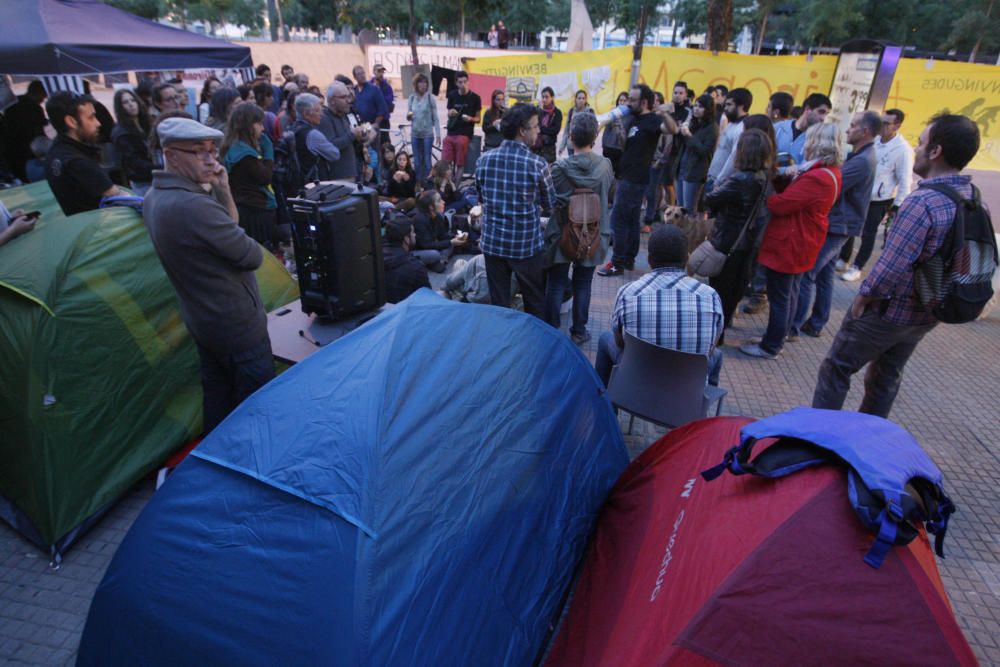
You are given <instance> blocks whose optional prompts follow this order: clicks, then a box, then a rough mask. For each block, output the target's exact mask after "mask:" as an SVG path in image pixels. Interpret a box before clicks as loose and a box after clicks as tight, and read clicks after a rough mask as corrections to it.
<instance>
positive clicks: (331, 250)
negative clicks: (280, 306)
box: [288, 181, 385, 319]
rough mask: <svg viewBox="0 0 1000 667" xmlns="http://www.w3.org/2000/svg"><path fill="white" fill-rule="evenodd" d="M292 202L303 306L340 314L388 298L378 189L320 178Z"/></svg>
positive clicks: (332, 316)
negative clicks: (320, 179) (383, 263)
mask: <svg viewBox="0 0 1000 667" xmlns="http://www.w3.org/2000/svg"><path fill="white" fill-rule="evenodd" d="M288 207H289V209H290V210H291V214H292V233H293V241H294V244H295V267H296V269H297V271H298V275H299V292H300V294H301V296H300V299H301V302H302V310H303V311H304V312H305V313H307V314H312V313H316V315H317V316H319V317H320V318H323V319H339V318H343V317H350V316H351V315H356V314H358V313H363V312H365V311H368V310H374V309H376V308H380V307H381V306H382V305H383V304H385V272H384V271H385V270H384V268H383V266H382V233H381V230H380V228H379V217H378V216H379V210H378V194H377V193H376V192H375V191H374V190H372V189H371V188H365V187H360V186H357V185H355V184H353V183H350V182H348V181H333V182H325V183H317V184H315V185H313V186H312V187H308V188H306V190H305V191H304V192H303V193H302V196H300V197H295V198H291V199H289V200H288Z"/></svg>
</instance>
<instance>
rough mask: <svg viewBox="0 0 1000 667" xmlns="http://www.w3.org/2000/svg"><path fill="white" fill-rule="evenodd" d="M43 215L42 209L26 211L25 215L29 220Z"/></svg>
mask: <svg viewBox="0 0 1000 667" xmlns="http://www.w3.org/2000/svg"><path fill="white" fill-rule="evenodd" d="M41 215H42V212H41V211H31V212H30V213H25V214H24V217H25V218H27V219H28V220H36V219H38V218H39V217H41Z"/></svg>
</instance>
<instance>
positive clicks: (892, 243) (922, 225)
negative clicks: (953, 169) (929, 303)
mask: <svg viewBox="0 0 1000 667" xmlns="http://www.w3.org/2000/svg"><path fill="white" fill-rule="evenodd" d="M971 182H972V178H971V177H969V176H958V175H954V176H939V177H937V178H928V179H926V180H923V181H921V182H920V185H928V184H931V183H940V184H944V185H950V186H951V187H953V188H955V189H956V190H957V191H958V193H959V194H960V195H962V196H963V197H971V196H972V186H971V185H970V183H971ZM954 220H955V203H954V202H953V201H952V200H950V199H948V197H947V196H946V195H944V194H942V193H940V192H936V191H934V190H929V189H926V188H922V189H917V190H914V191H913V192H912V193H910V195H909V196H908V197H907V198H906V199H904V200H903V205H902V206H900V207H899V212H898V213H896V217H895V218H894V219H893V222H892V225H891V226H890V227H889V232H888V235H887V237H886V242H885V250H884V251H882V256H881V257H879V260H878V262H877V263H876V264H875V266H874V268H872V272H871V273H870V274H869V275H868V277H867V278H865V281H864V282H863V283H861V288H860V289H859V290H858V293H859V294H861V295H862V296H871V297H875V298H877V299H887V300H888V302H887V305H886V310H885V312H884V313H883V315H882V317H883V319H885V320H886V321H888V322H892V323H893V324H898V325H899V326H918V325H922V324H933V323H935V322H937V318H935V317H934V315H933V314H932V313H931V312H929V311H927V310H924V307H923V306H922V305H921V304H920V300H919V299H918V298H917V292H916V289H915V288H914V285H913V265H914V264H917V263H920V262H924V261H926V260H927V259H928V258H929V257H930V256H931V255H933V254H934V253H935V252H937V250H938V248H940V247H941V244H942V243H944V237H945V235H946V234H947V233H948V230H949V229H951V224H952V222H954Z"/></svg>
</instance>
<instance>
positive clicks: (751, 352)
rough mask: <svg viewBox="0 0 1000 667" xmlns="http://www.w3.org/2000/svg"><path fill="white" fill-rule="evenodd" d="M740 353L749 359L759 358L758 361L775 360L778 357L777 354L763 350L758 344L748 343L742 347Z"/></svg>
mask: <svg viewBox="0 0 1000 667" xmlns="http://www.w3.org/2000/svg"><path fill="white" fill-rule="evenodd" d="M740 352H742V353H743V354H745V355H747V356H749V357H757V358H758V359H774V358H775V357H777V356H778V355H776V354H771V353H770V352H768V351H766V350H762V349H761V347H760V345H758V344H756V343H753V344H750V343H747V344H746V345H741V346H740Z"/></svg>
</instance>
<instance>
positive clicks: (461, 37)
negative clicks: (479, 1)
mask: <svg viewBox="0 0 1000 667" xmlns="http://www.w3.org/2000/svg"><path fill="white" fill-rule="evenodd" d="M458 45H459V46H464V45H465V0H462V1H461V2H459V3H458Z"/></svg>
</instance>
